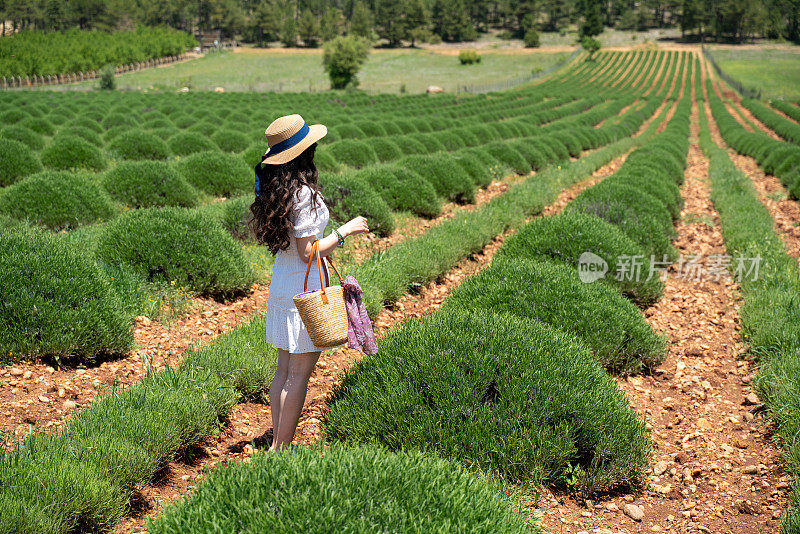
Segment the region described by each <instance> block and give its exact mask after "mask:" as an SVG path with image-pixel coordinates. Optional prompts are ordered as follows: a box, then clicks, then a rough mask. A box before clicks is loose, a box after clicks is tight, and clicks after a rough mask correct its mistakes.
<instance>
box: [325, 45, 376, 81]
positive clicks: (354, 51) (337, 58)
mask: <svg viewBox="0 0 800 534" xmlns="http://www.w3.org/2000/svg"><path fill="white" fill-rule="evenodd" d="M324 48H325V52H324V54H323V56H322V65H323V66H324V67H325V70H326V71H327V72H328V77H329V78H330V80H331V89H344V88H345V87H347V86H357V85H358V78H357V74H358V71H359V69H360V68H361V66H362V65H363V64H364V62H365V61H366V60H367V55H368V54H369V44H368V43H367V41H365V40H364V39H362V38H361V37H358V36H355V35H348V36H347V37H341V36H340V37H336V38H335V39H333V40H332V41H328V42H327V43H325V46H324Z"/></svg>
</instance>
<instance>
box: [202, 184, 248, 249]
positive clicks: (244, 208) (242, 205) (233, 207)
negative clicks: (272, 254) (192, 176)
mask: <svg viewBox="0 0 800 534" xmlns="http://www.w3.org/2000/svg"><path fill="white" fill-rule="evenodd" d="M252 203H253V197H252V196H250V195H246V196H240V197H235V198H229V199H228V200H224V201H222V202H212V203H210V204H204V205H202V206H200V207H199V208H197V211H198V212H200V213H201V214H202V216H203V217H210V218H212V219H214V220H215V221H217V222H218V223H219V224H221V225H222V227H223V228H224V229H225V230H227V232H228V233H229V234H231V236H233V238H234V239H238V240H239V241H245V242H248V243H255V235H253V231H252V230H251V229H250V225H249V222H250V217H251V215H252V213H251V212H250V205H251V204H252Z"/></svg>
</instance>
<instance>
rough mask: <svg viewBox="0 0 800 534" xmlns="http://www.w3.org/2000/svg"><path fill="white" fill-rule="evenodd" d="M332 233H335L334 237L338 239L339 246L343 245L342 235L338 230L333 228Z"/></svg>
mask: <svg viewBox="0 0 800 534" xmlns="http://www.w3.org/2000/svg"><path fill="white" fill-rule="evenodd" d="M333 233H335V234H336V239H337V240H338V241H339V246H340V247H343V246H344V237H342V234H340V233H339V230H337V229H335V228H334V229H333Z"/></svg>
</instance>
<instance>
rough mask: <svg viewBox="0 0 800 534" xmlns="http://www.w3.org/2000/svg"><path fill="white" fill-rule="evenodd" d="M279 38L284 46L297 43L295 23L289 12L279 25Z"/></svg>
mask: <svg viewBox="0 0 800 534" xmlns="http://www.w3.org/2000/svg"><path fill="white" fill-rule="evenodd" d="M280 40H281V43H283V46H285V47H291V46H296V45H297V23H296V22H295V20H294V17H293V16H292V15H291V14H289V15H288V16H287V17H286V19H284V21H283V25H282V26H281V30H280Z"/></svg>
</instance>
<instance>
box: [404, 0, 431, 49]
mask: <svg viewBox="0 0 800 534" xmlns="http://www.w3.org/2000/svg"><path fill="white" fill-rule="evenodd" d="M403 8H404V9H403V11H404V16H405V27H406V32H407V35H408V38H409V39H410V40H411V46H412V47H413V46H414V45H415V43H416V41H417V40H419V39H421V38H422V37H423V36H424V35H425V34H427V33H428V24H429V23H430V15H429V14H428V8H427V7H426V6H425V2H424V1H423V0H405V3H404V6H403Z"/></svg>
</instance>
